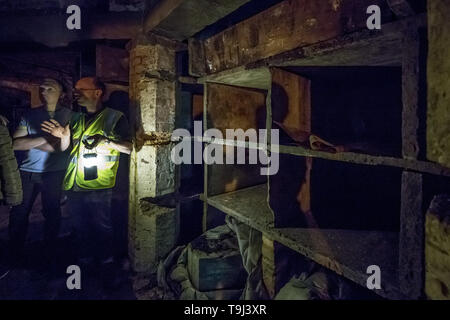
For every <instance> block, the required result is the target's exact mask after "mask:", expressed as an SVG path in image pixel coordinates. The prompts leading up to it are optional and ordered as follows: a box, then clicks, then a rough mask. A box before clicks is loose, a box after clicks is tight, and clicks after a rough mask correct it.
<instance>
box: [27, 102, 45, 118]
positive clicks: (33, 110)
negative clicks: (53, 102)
mask: <svg viewBox="0 0 450 320" xmlns="http://www.w3.org/2000/svg"><path fill="white" fill-rule="evenodd" d="M43 112H46V109H45V106H44V105H42V106H39V107H34V108H29V109H28V110H27V111H25V113H24V114H23V116H24V117H33V116H36V115H37V114H41V113H43Z"/></svg>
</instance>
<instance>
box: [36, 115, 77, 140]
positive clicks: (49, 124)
mask: <svg viewBox="0 0 450 320" xmlns="http://www.w3.org/2000/svg"><path fill="white" fill-rule="evenodd" d="M41 129H42V131H45V132H47V133H50V134H51V135H52V136H54V137H57V138H61V139H62V138H64V137H68V136H70V127H69V125H68V124H67V125H66V126H65V127H63V126H61V124H59V122H58V121H56V120H54V119H50V121H44V122H42V123H41Z"/></svg>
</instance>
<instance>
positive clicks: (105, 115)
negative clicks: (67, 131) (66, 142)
mask: <svg viewBox="0 0 450 320" xmlns="http://www.w3.org/2000/svg"><path fill="white" fill-rule="evenodd" d="M122 116H123V114H122V113H121V112H119V111H117V110H114V109H110V108H105V109H104V110H102V111H101V112H100V113H99V114H98V115H97V116H96V117H95V118H94V119H93V120H92V121H91V122H90V123H89V124H88V126H87V127H86V123H85V121H86V118H85V115H84V114H76V115H75V116H74V118H72V121H71V135H72V141H73V147H72V151H71V152H70V157H69V159H70V161H69V165H68V168H67V171H66V175H65V177H64V182H63V188H64V190H70V189H72V187H73V186H74V184H75V183H76V184H77V186H78V187H80V188H82V189H89V190H99V189H108V188H112V187H114V185H115V181H116V174H117V169H118V166H119V158H120V152H119V151H117V150H114V149H112V148H110V147H108V144H107V143H105V142H100V143H99V144H98V146H97V147H96V148H94V149H92V150H87V149H86V148H85V146H84V144H83V142H82V141H83V140H85V139H86V138H88V137H92V136H95V135H96V134H100V135H103V136H105V137H107V138H109V139H112V140H114V139H117V137H115V136H114V128H115V126H116V124H117V122H118V121H119V119H120V118H121V117H122ZM97 149H101V152H100V151H99V153H97V152H96V150H97ZM85 154H96V155H97V156H96V157H95V158H94V166H95V167H96V169H97V178H96V179H93V180H85V177H84V173H85V166H84V164H83V160H84V158H83V156H84V155H85ZM90 166H92V163H91V164H90V165H89V167H90ZM86 167H88V166H86Z"/></svg>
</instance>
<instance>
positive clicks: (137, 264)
mask: <svg viewBox="0 0 450 320" xmlns="http://www.w3.org/2000/svg"><path fill="white" fill-rule="evenodd" d="M129 50H130V104H131V118H132V126H133V128H134V130H135V132H136V134H135V143H134V150H133V153H132V155H131V161H130V196H129V254H130V259H131V263H132V267H133V269H134V270H135V271H136V272H141V273H151V272H155V271H156V268H157V264H158V262H159V260H160V259H161V258H163V257H164V256H165V255H166V254H167V253H168V252H169V251H170V250H171V249H172V248H173V247H174V246H175V244H176V241H177V239H178V233H179V214H178V212H179V210H178V209H177V208H168V207H162V206H158V205H156V204H153V203H151V199H152V198H157V197H160V196H163V195H167V194H170V193H173V192H175V188H176V183H175V165H174V164H173V163H172V162H171V161H170V150H171V144H170V136H171V133H172V131H173V130H174V129H175V127H174V126H175V88H176V83H175V50H174V49H171V48H169V47H167V46H165V45H163V44H161V43H159V42H158V41H157V40H155V38H154V37H153V38H151V39H150V38H147V37H145V36H140V37H138V38H137V39H135V40H133V41H132V42H131V43H130V46H129Z"/></svg>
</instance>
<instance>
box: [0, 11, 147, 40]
mask: <svg viewBox="0 0 450 320" xmlns="http://www.w3.org/2000/svg"><path fill="white" fill-rule="evenodd" d="M67 18H68V15H52V16H37V17H26V16H10V17H5V18H2V19H0V42H28V43H39V44H43V45H45V46H48V47H52V48H55V47H62V46H66V45H68V44H70V43H71V42H76V41H81V40H97V39H98V40H100V39H109V40H117V39H132V38H134V37H135V36H136V34H138V33H139V32H141V30H142V27H141V25H140V24H141V21H142V20H141V14H140V13H130V12H127V13H108V14H88V13H86V14H84V15H82V18H81V30H68V29H67V27H66V20H67Z"/></svg>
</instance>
